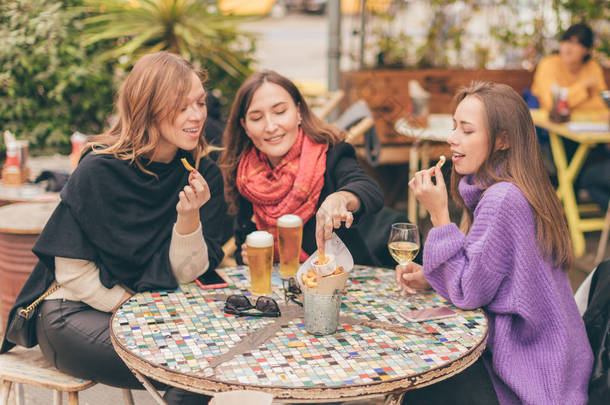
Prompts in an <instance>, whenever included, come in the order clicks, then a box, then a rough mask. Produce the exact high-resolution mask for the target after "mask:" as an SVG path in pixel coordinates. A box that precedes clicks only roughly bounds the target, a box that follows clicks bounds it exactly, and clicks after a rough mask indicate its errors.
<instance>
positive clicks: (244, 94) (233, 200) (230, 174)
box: [218, 70, 345, 214]
mask: <svg viewBox="0 0 610 405" xmlns="http://www.w3.org/2000/svg"><path fill="white" fill-rule="evenodd" d="M264 83H274V84H277V85H278V86H280V87H282V88H283V89H284V90H286V91H287V92H288V94H290V97H291V98H292V101H294V104H295V105H296V106H297V109H298V110H299V113H300V114H301V127H302V128H303V132H304V133H305V134H306V135H307V136H308V137H309V138H311V140H313V141H314V142H317V143H325V144H329V145H334V144H336V143H337V142H340V141H342V140H343V139H344V138H345V132H344V131H342V130H340V129H339V128H337V127H335V126H333V125H330V124H327V123H326V122H324V121H322V120H321V119H319V118H318V117H316V116H315V115H314V113H313V112H312V111H311V109H310V108H309V106H308V105H307V102H306V101H305V99H304V98H303V96H302V95H301V92H300V91H299V89H298V88H297V86H296V85H295V84H294V83H293V82H292V81H290V80H289V79H288V78H286V77H284V76H282V75H280V74H279V73H277V72H274V71H272V70H263V71H260V72H257V73H254V74H253V75H251V76H250V77H248V78H247V79H246V80H245V81H244V82H243V83H242V85H241V86H240V88H239V90H237V94H236V95H235V99H234V100H233V104H232V105H231V112H230V113H229V119H228V120H227V126H226V128H225V131H224V134H223V146H224V148H225V149H224V151H223V152H222V154H221V155H220V158H219V159H218V166H219V167H220V169H221V170H222V174H223V178H224V182H225V198H226V200H227V203H228V204H229V212H230V213H232V214H235V213H237V210H238V208H239V207H238V199H239V198H238V197H239V193H238V191H237V187H236V186H235V178H236V176H237V166H238V165H239V161H240V160H241V157H242V154H243V153H244V152H246V151H247V150H248V149H249V148H250V147H251V146H252V145H253V144H252V141H251V140H250V138H249V137H248V135H246V130H245V129H244V128H243V126H242V125H241V120H242V119H244V118H245V117H246V112H247V111H248V108H250V103H251V102H252V98H253V97H254V92H256V90H258V88H259V87H261V86H262V85H263V84H264Z"/></svg>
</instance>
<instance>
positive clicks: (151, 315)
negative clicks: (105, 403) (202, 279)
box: [111, 266, 487, 403]
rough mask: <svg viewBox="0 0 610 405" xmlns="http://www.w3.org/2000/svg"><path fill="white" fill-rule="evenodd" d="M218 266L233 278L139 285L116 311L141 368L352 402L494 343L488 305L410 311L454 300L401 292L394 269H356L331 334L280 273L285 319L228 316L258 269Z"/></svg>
mask: <svg viewBox="0 0 610 405" xmlns="http://www.w3.org/2000/svg"><path fill="white" fill-rule="evenodd" d="M218 271H219V273H222V274H223V276H225V278H227V279H228V280H230V283H231V284H232V285H230V286H229V287H228V288H223V289H215V290H203V289H201V288H200V287H198V286H197V285H196V284H194V283H191V284H186V285H181V286H180V287H179V288H178V289H177V290H175V291H167V292H148V293H140V294H137V295H135V296H134V297H132V298H131V299H130V300H129V301H127V302H126V303H125V304H123V306H122V307H121V308H120V309H119V310H118V311H117V312H116V313H115V314H114V316H113V317H112V321H111V337H112V343H113V345H114V347H115V348H116V350H117V352H118V354H119V355H120V356H121V358H122V359H123V360H124V361H125V362H126V363H127V365H128V366H129V367H130V368H131V369H132V371H134V373H135V374H136V375H137V376H139V377H140V378H142V377H143V376H148V377H151V378H154V379H156V380H159V381H161V382H164V383H167V384H170V385H173V386H177V387H181V388H185V389H188V390H190V391H194V392H200V393H205V394H213V393H216V392H220V391H228V390H235V389H253V390H263V391H266V392H268V393H271V394H273V395H274V397H275V401H278V402H293V403H294V402H324V401H336V400H350V399H356V398H358V399H360V398H364V397H368V396H375V395H381V394H391V393H393V394H400V393H402V392H404V391H405V390H407V389H410V388H415V387H421V386H425V385H429V384H433V383H434V382H436V381H439V380H442V379H444V378H447V377H449V376H451V375H454V374H456V373H459V372H460V371H462V370H463V369H465V368H467V367H468V366H469V365H470V364H472V363H473V362H474V361H476V359H477V358H478V357H479V356H480V354H481V353H482V351H483V349H484V348H485V341H486V339H487V318H486V317H485V315H484V313H483V311H481V310H474V311H462V310H459V309H457V308H455V307H453V309H454V310H455V311H456V312H457V315H456V316H454V317H451V318H444V319H438V320H430V321H425V322H409V321H407V320H405V319H403V318H402V317H401V315H400V312H401V311H405V310H412V309H421V308H429V307H435V306H440V305H448V304H447V302H446V301H444V300H443V299H442V298H441V297H440V296H439V295H437V294H436V293H434V292H433V291H426V292H423V293H420V294H417V295H414V296H407V297H405V296H401V295H400V294H398V291H397V289H396V285H395V282H394V271H393V270H390V269H380V268H371V267H362V266H356V267H355V268H354V269H353V270H352V272H351V274H350V279H349V281H348V283H347V286H346V294H345V295H344V297H343V301H342V306H341V319H340V324H339V328H338V330H337V332H336V333H335V334H333V335H328V336H314V335H310V334H308V333H307V332H306V331H305V325H304V320H303V309H302V308H301V307H299V306H298V305H296V304H294V303H291V302H289V303H284V300H283V298H284V294H283V290H282V288H281V280H280V279H279V276H278V275H277V274H275V272H274V275H273V280H272V284H273V288H272V289H273V292H272V296H273V297H274V298H275V299H276V300H277V301H278V303H279V304H280V309H281V311H282V316H281V317H280V318H257V317H235V316H233V315H227V314H225V313H224V312H223V307H224V299H225V297H226V296H227V295H229V294H235V293H238V294H239V293H244V294H246V295H248V294H249V292H248V288H249V286H250V282H249V273H248V268H247V267H231V268H223V269H219V270H218ZM153 395H154V393H153Z"/></svg>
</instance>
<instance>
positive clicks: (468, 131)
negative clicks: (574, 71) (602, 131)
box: [396, 82, 593, 405]
mask: <svg viewBox="0 0 610 405" xmlns="http://www.w3.org/2000/svg"><path fill="white" fill-rule="evenodd" d="M455 101H456V105H457V107H456V109H455V112H454V114H453V125H454V130H453V132H452V134H451V136H450V137H449V140H448V142H449V145H450V146H451V153H452V161H453V171H452V177H451V193H452V197H453V198H454V199H455V201H457V203H458V204H460V205H461V206H462V207H463V209H464V212H465V214H466V215H464V217H463V218H464V221H463V223H462V225H461V229H460V228H458V226H456V224H454V223H452V222H451V220H450V219H449V210H448V204H447V199H448V197H447V190H446V187H445V181H444V179H443V175H442V173H441V170H440V169H439V168H437V167H436V166H435V167H433V168H431V169H428V170H423V171H420V172H418V173H416V175H415V177H414V178H413V179H412V180H411V181H410V182H409V187H410V189H411V192H413V193H415V196H416V197H417V199H418V200H419V201H420V203H421V204H423V206H425V207H426V209H427V210H428V212H429V213H430V219H431V221H432V224H433V226H434V228H433V229H432V230H431V231H430V233H429V234H428V238H427V241H426V244H425V249H424V259H423V262H424V265H423V267H422V266H419V265H417V264H415V263H410V264H409V265H408V266H398V267H397V269H396V280H397V282H398V283H399V285H400V286H401V287H402V288H403V289H404V290H405V291H407V292H412V291H413V289H414V288H428V287H432V288H434V289H435V290H436V291H437V292H438V293H439V294H440V295H442V296H443V297H444V298H446V299H447V300H449V301H451V302H452V303H453V304H454V305H455V306H457V307H459V308H463V309H472V308H477V307H482V308H483V309H484V310H485V312H486V314H487V316H488V318H489V338H488V341H487V348H486V350H485V353H484V354H483V358H482V363H483V364H484V366H485V369H486V370H487V373H488V376H489V378H488V376H487V375H486V373H484V372H483V373H479V375H477V374H476V372H475V371H473V370H476V367H471V368H470V369H468V370H466V371H465V372H464V373H462V374H459V375H457V376H456V377H454V378H453V379H450V380H447V381H446V382H441V383H439V384H435V385H432V386H430V387H427V388H424V389H421V390H414V391H410V392H409V393H407V396H406V397H407V401H408V402H409V403H417V404H424V403H444V404H448V403H459V404H461V403H464V404H466V403H468V404H475V403H490V402H491V403H494V402H496V401H497V402H496V403H500V404H502V405H504V404H536V405H540V404H571V405H576V404H586V402H587V386H588V381H589V375H590V373H591V367H592V362H593V356H592V353H591V348H590V346H589V342H588V340H587V334H586V332H585V328H584V324H583V321H582V319H581V318H580V315H579V314H578V310H577V308H576V304H575V302H574V299H573V297H572V290H571V288H570V283H569V281H568V276H567V270H568V269H569V268H570V266H571V264H572V261H573V256H572V247H571V244H570V238H569V236H568V230H567V227H566V223H565V220H564V216H563V212H562V208H561V205H560V202H559V200H558V198H557V195H556V193H555V190H554V189H553V188H552V186H551V183H550V181H549V178H548V176H547V174H546V172H545V170H544V166H543V164H542V157H541V156H540V149H539V147H538V143H537V140H536V132H535V130H534V124H533V122H532V119H531V117H530V113H529V110H528V108H527V106H526V104H525V102H524V101H523V99H522V98H521V97H520V96H519V95H518V94H517V93H516V92H515V91H514V90H512V89H511V88H510V87H509V86H506V85H503V84H496V83H486V82H477V83H473V84H471V86H469V87H468V88H466V89H462V90H461V91H459V92H458V94H457V95H456V97H455ZM432 178H435V179H436V181H433V180H432ZM479 364H480V363H479ZM471 369H473V370H471ZM480 369H481V370H483V368H482V367H481V368H480ZM468 379H470V381H469V380H468ZM472 379H475V380H476V381H475V382H474V384H473V382H472ZM490 379H491V383H492V384H488V382H489V380H490ZM451 380H453V381H451ZM443 383H445V384H443ZM486 384H487V386H489V387H490V389H489V390H488V391H491V392H492V394H491V399H490V397H486V396H487V395H488V394H489V392H485V390H484V389H483V390H482V391H479V392H477V390H476V388H481V387H483V388H484V387H485V386H486ZM492 386H493V389H491V387H492ZM466 387H468V388H467V389H463V388H466ZM494 391H495V395H494ZM481 392H483V394H481ZM414 397H416V398H414ZM496 397H497V398H496ZM438 401H441V402H438ZM477 401H478V402H477Z"/></svg>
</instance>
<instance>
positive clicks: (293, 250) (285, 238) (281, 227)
mask: <svg viewBox="0 0 610 405" xmlns="http://www.w3.org/2000/svg"><path fill="white" fill-rule="evenodd" d="M277 234H278V242H279V248H280V274H281V275H282V277H285V278H286V277H294V276H295V275H296V274H297V270H299V256H300V254H301V241H302V240H303V221H302V220H301V218H300V217H299V216H298V215H292V214H288V215H282V216H281V217H279V218H278V220H277Z"/></svg>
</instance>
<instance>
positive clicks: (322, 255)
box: [318, 250, 330, 264]
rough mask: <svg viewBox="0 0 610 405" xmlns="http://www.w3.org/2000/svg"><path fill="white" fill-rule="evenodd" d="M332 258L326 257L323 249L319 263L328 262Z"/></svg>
mask: <svg viewBox="0 0 610 405" xmlns="http://www.w3.org/2000/svg"><path fill="white" fill-rule="evenodd" d="M329 260H330V259H329V258H328V257H326V255H325V254H324V251H323V250H320V252H319V253H318V264H326V263H328V261H329Z"/></svg>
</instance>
